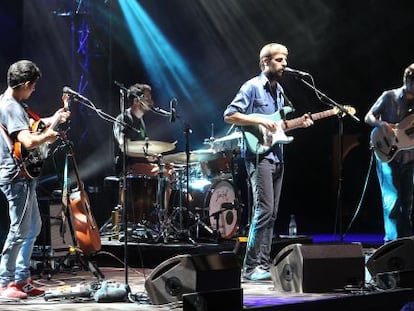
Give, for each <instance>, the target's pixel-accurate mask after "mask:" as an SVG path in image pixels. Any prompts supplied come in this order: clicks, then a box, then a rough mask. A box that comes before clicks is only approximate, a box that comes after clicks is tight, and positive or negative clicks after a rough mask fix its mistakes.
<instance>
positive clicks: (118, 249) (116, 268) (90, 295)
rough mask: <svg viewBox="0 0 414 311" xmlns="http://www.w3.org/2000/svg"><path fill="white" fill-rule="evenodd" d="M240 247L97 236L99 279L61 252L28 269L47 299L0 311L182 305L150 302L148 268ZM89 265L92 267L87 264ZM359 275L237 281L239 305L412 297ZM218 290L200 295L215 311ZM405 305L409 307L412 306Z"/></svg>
mask: <svg viewBox="0 0 414 311" xmlns="http://www.w3.org/2000/svg"><path fill="white" fill-rule="evenodd" d="M381 239H382V237H381V236H380V235H352V236H347V237H346V239H345V240H343V241H341V239H340V238H339V237H338V236H335V235H312V236H298V237H295V238H287V237H278V238H276V239H275V240H274V241H273V245H272V253H273V256H275V255H276V254H277V252H278V251H280V250H281V249H282V248H284V247H285V246H287V245H289V244H293V243H299V244H311V243H338V242H345V243H349V242H360V243H361V244H362V245H363V250H364V255H365V256H366V257H367V258H368V257H369V256H370V255H372V253H373V252H374V251H375V249H376V248H377V247H379V246H381V245H382V241H381ZM125 246H126V248H125ZM243 247H244V245H243V243H238V242H237V241H236V240H235V239H232V240H224V241H220V242H216V243H214V242H209V243H201V242H197V243H188V242H176V243H172V242H170V243H139V242H132V241H129V242H128V243H126V244H125V242H123V241H118V240H112V241H108V240H106V239H103V240H102V250H101V251H100V252H99V253H98V254H97V255H96V256H95V257H94V262H95V263H96V266H95V267H97V269H98V270H99V271H101V272H102V274H103V275H104V278H98V277H97V276H96V275H94V273H93V272H96V270H95V271H91V270H88V266H85V265H84V266H82V265H81V264H79V262H76V256H75V257H74V256H69V257H67V258H66V261H64V262H63V264H62V266H61V267H60V269H56V267H57V265H58V261H57V259H54V258H53V259H52V260H51V262H48V263H49V264H51V267H52V268H54V269H55V271H53V272H50V270H45V269H34V271H33V273H32V275H33V278H34V279H35V280H36V282H37V284H38V285H39V286H42V287H44V288H45V289H46V290H47V296H46V298H47V299H45V297H39V298H33V299H27V300H22V301H13V300H5V299H1V298H0V310H39V311H40V310H56V309H59V310H62V311H64V310H75V309H82V310H183V302H182V301H180V302H174V303H169V304H166V305H153V304H152V302H151V299H150V298H149V296H148V293H147V292H146V290H145V287H144V283H145V280H146V279H147V278H148V276H149V275H150V273H151V271H152V270H153V269H154V268H156V267H157V266H158V265H159V264H160V263H162V262H163V261H164V260H167V259H169V258H171V257H173V256H176V255H180V254H191V255H192V254H194V255H197V254H202V255H207V254H216V253H219V252H223V251H224V252H228V251H232V252H234V253H236V254H238V255H239V258H240V260H242V256H243V251H244V249H243ZM125 250H126V254H127V260H128V266H129V268H128V269H127V270H126V269H125V268H124V255H125ZM59 256H61V257H58V258H61V259H62V258H63V257H62V253H60V255H59ZM43 260H44V258H43ZM32 261H33V266H34V267H39V264H40V265H41V266H42V265H43V263H44V262H43V261H42V258H40V257H32ZM68 263H69V264H68ZM144 267H145V268H144ZM89 268H92V267H90V266H89ZM340 269H341V267H338V270H340ZM92 270H94V269H92ZM365 275H366V276H365V285H364V286H363V287H362V288H346V289H345V290H341V291H336V292H327V293H317V294H316V293H296V292H284V291H280V290H276V289H275V288H274V285H273V282H272V281H267V282H243V281H242V282H241V289H242V301H243V306H244V307H243V310H279V311H280V310H286V311H291V310H292V311H293V310H294V311H300V310H336V311H337V310H352V311H357V310H364V311H368V310H369V311H371V310H372V311H373V310H375V311H378V310H384V311H393V310H396V311H400V310H401V308H402V306H403V305H405V304H407V303H410V302H411V301H414V289H412V288H397V289H392V290H381V289H378V288H377V287H376V286H375V284H374V283H373V281H372V280H371V278H370V275H369V273H368V271H367V270H366V269H365ZM321 277H322V278H323V277H324V276H321ZM103 282H106V283H107V282H109V284H110V285H111V286H112V288H114V287H120V288H123V287H125V285H128V287H129V288H130V302H109V303H103V302H96V301H95V298H96V295H97V290H98V289H99V288H100V287H101V286H102V285H103ZM217 282H220V280H217ZM218 292H219V293H218V294H219V295H218V296H210V298H205V299H218V300H219V301H223V308H222V309H220V308H218V309H217V308H214V310H215V311H216V310H223V311H230V309H229V308H228V307H227V306H225V303H226V301H227V300H228V299H229V297H230V296H229V294H228V293H227V292H221V293H220V291H218ZM203 297H204V296H203ZM206 297H208V296H206ZM187 310H188V311H189V310H205V309H189V308H186V310H185V311H187ZM209 310H210V309H209ZM408 310H414V308H413V307H412V309H408Z"/></svg>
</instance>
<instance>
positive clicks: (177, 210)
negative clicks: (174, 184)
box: [157, 164, 196, 244]
mask: <svg viewBox="0 0 414 311" xmlns="http://www.w3.org/2000/svg"><path fill="white" fill-rule="evenodd" d="M159 165H160V172H159V175H158V183H159V184H158V194H157V206H158V207H159V210H160V212H159V221H160V227H161V230H160V232H161V236H160V238H162V240H163V242H164V243H168V239H169V238H173V239H174V240H185V241H188V242H190V243H191V244H196V243H195V241H194V240H193V239H192V238H191V235H190V231H189V230H188V229H184V216H183V213H184V212H185V210H186V208H185V207H183V204H182V193H183V189H182V174H181V173H179V177H178V183H179V204H178V207H173V209H174V210H173V212H172V213H171V215H170V216H168V208H167V207H166V206H165V200H164V195H165V177H164V167H165V166H164V164H159ZM160 203H161V204H160ZM177 215H178V228H177V227H176V226H175V225H174V221H173V220H174V218H175V217H176V216H177Z"/></svg>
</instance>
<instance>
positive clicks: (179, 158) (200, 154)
mask: <svg viewBox="0 0 414 311" xmlns="http://www.w3.org/2000/svg"><path fill="white" fill-rule="evenodd" d="M214 154H215V151H214V150H212V149H200V150H194V151H190V158H189V162H190V164H191V163H195V162H200V161H206V160H209V159H211V157H213V156H214ZM163 159H164V161H165V162H166V163H176V164H180V163H182V164H183V163H186V162H187V154H186V153H185V152H184V151H183V152H178V153H173V154H167V155H166V156H164V157H163Z"/></svg>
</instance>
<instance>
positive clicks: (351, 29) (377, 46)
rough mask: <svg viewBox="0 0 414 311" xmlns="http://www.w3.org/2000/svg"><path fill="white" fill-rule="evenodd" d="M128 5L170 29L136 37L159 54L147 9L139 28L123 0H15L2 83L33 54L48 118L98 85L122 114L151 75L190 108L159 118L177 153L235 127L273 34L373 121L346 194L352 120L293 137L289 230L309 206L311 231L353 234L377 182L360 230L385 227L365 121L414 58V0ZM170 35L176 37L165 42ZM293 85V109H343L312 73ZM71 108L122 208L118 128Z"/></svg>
mask: <svg viewBox="0 0 414 311" xmlns="http://www.w3.org/2000/svg"><path fill="white" fill-rule="evenodd" d="M128 3H130V4H136V5H137V6H138V7H139V8H140V9H141V10H142V11H143V12H144V13H145V14H146V17H148V18H149V21H150V22H151V23H153V25H155V26H156V28H155V32H152V33H147V36H146V37H145V36H144V37H141V38H144V39H145V38H146V39H145V40H144V39H141V40H140V41H139V40H138V42H136V43H137V46H138V47H141V48H148V49H150V51H149V53H150V54H147V56H144V55H143V54H140V53H138V50H139V49H138V48H137V46H136V45H135V44H134V40H133V37H134V35H139V34H141V33H144V32H145V31H146V30H147V29H146V24H145V23H147V24H148V21H147V20H146V19H145V18H144V17H143V18H139V19H138V20H137V21H136V27H134V28H132V29H130V28H128V26H127V23H126V20H125V15H124V14H123V13H122V12H121V8H120V6H119V2H118V1H111V0H107V1H96V0H94V1H69V0H65V1H58V0H53V1H52V0H36V1H30V0H27V1H22V0H20V1H16V0H8V1H3V2H2V6H1V8H0V23H1V24H0V26H1V27H0V35H1V38H2V48H1V54H0V73H2V75H3V78H1V79H0V87H2V89H5V87H6V71H7V68H8V66H9V65H10V64H11V63H12V62H14V61H16V60H19V59H22V58H26V59H31V60H33V61H34V62H36V63H37V64H38V66H39V67H40V68H41V70H42V73H43V77H42V79H41V81H40V82H39V83H38V86H37V89H36V92H35V93H34V94H33V96H32V98H31V99H30V102H29V104H30V105H31V107H32V109H34V110H35V111H37V112H38V113H39V114H41V115H47V114H51V113H53V112H54V111H55V110H56V108H57V107H58V106H59V105H60V98H61V96H62V87H63V86H70V87H71V88H73V89H75V90H78V86H79V85H80V84H81V83H84V82H85V81H87V84H86V87H84V88H83V89H82V94H84V95H85V96H87V97H88V98H89V99H90V100H91V101H92V102H93V103H94V104H95V105H96V107H97V108H98V109H102V111H104V112H106V113H108V114H110V115H117V114H118V113H119V111H120V108H119V89H118V88H117V86H116V85H115V84H114V81H118V82H121V83H123V84H125V85H126V86H128V85H130V84H132V83H135V82H146V83H149V84H151V85H152V87H153V94H154V97H155V101H156V105H157V106H159V107H161V108H163V109H166V110H168V103H169V100H170V99H171V98H176V99H177V110H178V114H179V115H180V118H179V119H178V120H177V122H175V123H169V122H168V119H167V118H163V117H160V116H158V115H154V114H148V115H147V116H146V120H147V125H148V126H149V127H150V128H151V133H152V135H151V137H150V138H151V139H155V140H163V141H169V142H171V141H174V140H176V141H177V148H176V149H175V150H174V152H179V151H184V148H185V135H184V128H185V126H186V125H189V126H190V127H191V129H192V134H191V135H190V146H191V147H190V148H191V149H192V150H194V149H199V148H205V145H204V144H203V142H204V139H205V138H209V137H210V136H211V135H213V134H214V136H215V137H221V136H223V135H225V133H226V132H227V130H228V129H229V126H228V125H226V124H225V123H224V122H223V119H222V112H223V110H224V109H225V107H226V106H227V104H228V103H229V102H230V101H231V100H232V98H233V96H234V95H235V93H236V92H237V90H238V89H239V87H240V85H241V84H242V83H243V82H244V81H245V80H247V79H249V78H251V77H253V76H254V75H256V74H257V73H258V72H259V68H258V53H259V50H260V48H261V47H262V46H263V45H264V44H266V43H268V42H280V43H283V44H285V45H286V46H287V47H288V49H289V60H288V61H289V66H290V67H292V68H297V69H300V70H303V71H307V72H310V73H311V74H312V75H313V77H314V81H315V83H316V86H317V88H318V89H319V90H321V91H322V92H324V93H325V94H326V95H327V96H329V97H330V98H332V99H333V100H335V101H336V102H338V103H340V104H346V105H352V106H353V107H355V109H356V111H357V113H356V116H357V117H358V118H359V119H361V122H359V123H358V122H355V121H353V120H351V119H350V118H348V117H346V118H344V119H343V136H342V139H343V154H342V160H343V162H342V164H343V166H342V167H343V171H342V190H343V191H342V195H341V197H340V198H339V199H338V198H337V189H338V187H337V183H338V180H339V174H338V170H339V168H340V165H339V163H340V160H339V159H340V158H341V157H340V155H339V153H338V146H339V141H340V140H339V139H338V129H339V124H340V122H339V121H338V118H336V117H333V118H328V119H323V120H320V121H318V122H316V123H315V125H314V126H313V127H311V128H309V129H306V130H304V129H298V130H295V131H292V132H290V135H293V136H294V137H295V140H294V142H293V143H292V144H290V145H287V146H286V148H285V150H286V162H287V164H286V174H285V183H284V189H283V195H282V201H281V209H280V212H279V219H278V222H277V231H278V232H279V233H285V232H286V230H287V223H288V219H289V214H295V215H296V218H297V222H298V231H299V233H317V232H327V233H330V232H338V231H343V230H345V228H346V227H347V225H348V223H349V221H350V219H351V217H352V215H353V214H354V212H355V210H356V208H357V206H358V203H359V201H360V200H361V197H362V196H363V189H364V185H365V183H367V190H366V192H365V193H364V194H365V195H364V196H363V200H362V203H361V210H360V213H359V215H358V217H357V219H356V222H355V223H354V225H353V226H352V227H351V230H350V232H379V233H381V232H382V209H381V202H380V194H379V189H378V184H377V180H376V175H375V168H372V170H371V171H370V165H369V164H370V159H371V158H370V157H371V153H370V150H369V132H370V128H369V127H368V126H366V125H365V124H364V122H363V118H364V115H365V113H366V112H367V110H368V109H369V107H370V105H371V104H372V103H373V102H374V101H375V99H376V98H377V97H378V96H379V95H380V94H381V92H382V91H383V90H385V89H388V88H393V87H398V86H400V85H401V82H402V72H403V69H404V68H405V67H406V66H407V65H408V64H410V63H411V62H413V61H414V57H413V40H412V29H413V27H414V18H413V12H414V3H413V2H412V1H410V0H399V1H385V0H376V1H374V0H371V1H368V0H366V1H359V0H350V1H341V0H326V1H323V0H314V1H306V0H293V1H292V0H254V1H253V0H226V1H222V0H204V1H198V0H197V1H195V0H169V1H161V0H145V1H138V2H136V1H133V0H130V1H128ZM134 12H135V11H131V10H130V12H129V13H131V14H132V13H134ZM144 16H145V15H144ZM85 21H86V23H87V25H88V27H89V37H88V46H87V51H88V56H89V58H88V68H87V70H86V71H83V74H84V80H82V81H80V76H81V75H82V70H81V69H80V68H82V64H84V63H82V58H80V56H79V53H77V52H78V51H77V47H78V42H79V33H78V32H77V31H76V30H77V29H79V28H80V27H81V25H82V22H85ZM160 35H161V38H163V39H164V40H165V41H159V44H157V42H158V41H156V39H157V38H158V37H157V36H160ZM150 40H154V41H155V44H154V43H151V42H150ZM151 47H152V50H151ZM154 47H155V48H154ZM172 51H173V52H172ZM177 55H178V56H179V57H178V58H177ZM174 65H177V66H176V67H179V68H174V69H176V70H177V72H178V73H179V74H178V75H174V74H172V72H171V67H174ZM84 69H85V68H84ZM183 69H187V71H183ZM183 72H186V73H185V74H182V73H183ZM83 85H84V86H85V84H83ZM283 86H284V88H285V90H286V93H287V95H288V96H289V97H290V99H291V101H292V102H293V103H294V105H295V108H296V111H295V112H293V113H291V114H290V115H289V118H294V117H296V116H300V115H301V114H303V113H304V112H318V111H322V110H326V109H329V107H328V106H326V105H325V104H323V103H321V102H320V101H319V100H318V99H317V98H316V96H315V94H314V92H313V91H311V90H310V89H309V88H308V87H306V86H305V85H304V84H302V83H301V82H300V81H298V80H295V79H294V78H290V77H286V78H285V79H284V81H283ZM71 110H72V118H71V119H72V121H71V130H70V132H69V136H70V138H71V140H72V141H73V142H74V147H75V150H76V155H77V160H78V163H79V170H80V172H81V176H82V178H83V179H84V181H85V185H86V187H87V189H88V191H89V190H90V196H91V203H92V208H93V210H94V213H95V215H96V218H97V220H98V221H99V222H102V221H103V220H105V219H106V218H107V217H109V216H110V211H111V209H112V207H113V206H112V205H113V195H112V194H109V192H108V190H107V189H106V188H105V187H104V182H103V181H104V178H105V177H106V176H110V175H112V174H113V173H114V171H113V170H114V168H113V140H112V132H111V129H112V125H111V123H110V122H108V121H105V120H102V119H101V118H100V117H99V116H98V115H97V114H96V113H95V112H94V111H92V110H91V109H88V108H85V107H83V106H82V105H80V104H76V103H75V104H73V105H72V107H71ZM62 165H63V164H62V163H61V161H60V160H56V162H55V163H53V162H52V159H50V160H48V161H47V163H45V171H44V176H43V177H42V179H41V186H40V191H41V192H46V193H49V192H50V191H51V190H53V188H56V187H59V178H58V180H56V179H55V176H56V173H55V172H56V171H55V167H57V171H58V172H59V170H61V166H62ZM368 172H371V174H370V176H367V174H368ZM58 177H59V175H58ZM50 180H52V182H51V181H50ZM340 211H342V215H340V214H339V212H340ZM341 223H342V228H341V227H340V224H341Z"/></svg>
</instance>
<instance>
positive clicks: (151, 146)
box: [121, 140, 177, 157]
mask: <svg viewBox="0 0 414 311" xmlns="http://www.w3.org/2000/svg"><path fill="white" fill-rule="evenodd" d="M176 143H177V142H176V141H175V142H173V143H169V142H164V141H158V140H136V141H131V140H127V142H126V154H127V155H128V156H130V157H143V156H146V155H155V154H160V153H164V152H168V151H171V150H174V149H175V144H176ZM122 148H123V147H122V146H121V149H122Z"/></svg>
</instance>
